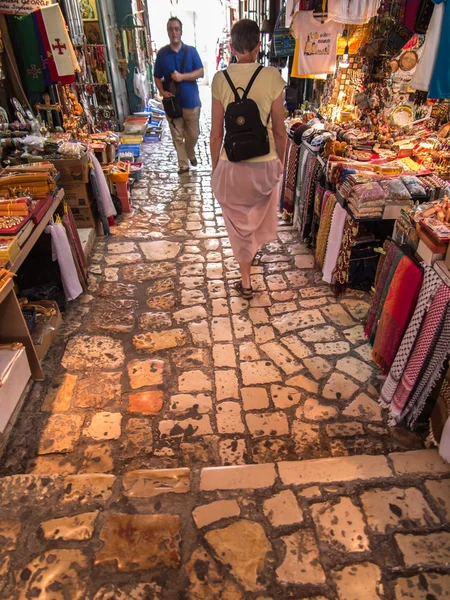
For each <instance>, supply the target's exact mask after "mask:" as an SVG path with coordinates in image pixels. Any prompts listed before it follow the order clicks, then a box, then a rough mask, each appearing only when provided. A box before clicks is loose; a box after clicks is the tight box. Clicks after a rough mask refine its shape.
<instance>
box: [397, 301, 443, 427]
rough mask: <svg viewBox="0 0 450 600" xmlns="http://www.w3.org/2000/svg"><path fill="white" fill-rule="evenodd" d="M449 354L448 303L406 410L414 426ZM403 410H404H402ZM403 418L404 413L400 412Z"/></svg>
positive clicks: (410, 423)
mask: <svg viewBox="0 0 450 600" xmlns="http://www.w3.org/2000/svg"><path fill="white" fill-rule="evenodd" d="M449 354H450V304H447V309H446V311H445V315H444V318H443V320H442V321H441V325H440V327H439V330H438V332H437V333H436V336H435V343H434V344H433V347H432V356H431V357H429V359H428V360H427V366H426V368H424V369H423V371H422V373H421V375H420V376H419V378H418V384H417V386H416V389H415V390H414V393H413V394H412V396H411V399H410V401H409V402H408V406H407V407H406V411H407V412H408V413H409V416H408V418H407V423H408V425H409V427H411V428H414V424H415V423H416V421H417V419H418V418H419V417H420V414H421V412H422V411H423V408H424V406H425V403H426V401H427V399H428V396H429V395H430V394H431V392H432V390H433V388H434V386H435V385H436V382H437V381H438V379H439V378H440V376H441V374H442V370H443V368H444V363H445V360H446V358H447V357H448V355H449ZM404 412H405V411H404ZM402 418H404V414H402Z"/></svg>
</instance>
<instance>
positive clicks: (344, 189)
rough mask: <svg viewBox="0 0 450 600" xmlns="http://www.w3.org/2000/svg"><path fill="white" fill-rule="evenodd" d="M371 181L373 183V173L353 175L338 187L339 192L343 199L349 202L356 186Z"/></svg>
mask: <svg viewBox="0 0 450 600" xmlns="http://www.w3.org/2000/svg"><path fill="white" fill-rule="evenodd" d="M371 181H373V175H372V174H371V173H353V174H351V175H349V176H348V177H346V179H345V181H344V183H342V185H340V186H339V187H338V192H339V193H340V195H341V196H342V197H343V198H345V199H346V200H348V199H349V198H350V196H351V194H352V190H353V188H354V186H355V185H360V184H362V183H370V182H371Z"/></svg>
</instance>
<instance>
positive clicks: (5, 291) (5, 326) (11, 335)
mask: <svg viewBox="0 0 450 600" xmlns="http://www.w3.org/2000/svg"><path fill="white" fill-rule="evenodd" d="M63 198H64V190H63V189H61V190H59V192H58V193H57V194H56V196H55V198H54V200H53V203H52V205H51V206H50V207H49V209H48V211H47V212H46V213H45V215H44V217H43V218H42V220H41V221H40V222H39V223H38V224H37V225H36V227H35V228H34V230H33V232H32V234H31V235H30V237H29V238H28V239H27V241H26V242H25V244H24V245H23V247H22V249H21V251H20V253H19V254H18V256H17V258H16V259H15V260H14V261H13V262H12V263H11V266H10V267H9V270H10V271H11V272H12V273H17V271H18V269H19V268H20V266H21V265H22V263H23V262H24V260H25V259H26V257H27V256H28V254H29V253H30V252H31V250H32V249H33V247H34V245H35V243H36V242H37V240H38V239H39V237H40V236H41V234H42V233H43V231H44V229H45V228H46V227H47V225H48V222H49V221H50V219H51V218H52V216H53V214H54V213H55V211H56V209H57V208H58V206H59V205H60V204H61V202H62V200H63ZM14 342H21V343H22V344H23V345H24V346H25V349H26V353H27V357H28V362H29V363H30V369H31V376H32V378H33V379H34V380H35V381H42V380H43V379H44V373H43V371H42V367H41V363H40V360H39V358H38V355H37V354H36V350H35V347H34V344H33V340H32V339H31V336H30V332H29V331H28V327H27V324H26V322H25V319H24V317H23V314H22V310H21V308H20V305H19V301H18V300H17V296H16V293H15V291H14V282H13V279H10V280H9V281H8V282H7V283H6V284H5V285H4V286H3V287H2V288H1V289H0V344H11V343H14Z"/></svg>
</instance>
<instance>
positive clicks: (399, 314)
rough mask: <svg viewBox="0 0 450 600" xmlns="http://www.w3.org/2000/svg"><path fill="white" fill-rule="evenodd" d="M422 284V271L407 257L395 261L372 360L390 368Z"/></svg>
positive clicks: (380, 365) (383, 368) (386, 369)
mask: <svg viewBox="0 0 450 600" xmlns="http://www.w3.org/2000/svg"><path fill="white" fill-rule="evenodd" d="M421 285H422V270H421V269H420V267H419V266H418V265H416V264H415V263H414V261H412V260H411V259H410V258H408V257H407V256H403V258H402V259H401V260H400V262H399V263H398V267H397V269H396V271H395V275H394V278H393V280H392V283H391V285H390V286H389V291H388V293H387V296H386V301H385V303H384V306H383V311H382V313H381V316H380V320H379V323H378V327H377V333H376V337H375V340H374V345H373V353H372V356H373V359H374V361H375V362H376V363H377V365H378V366H379V367H381V369H382V371H383V373H384V374H385V375H386V374H387V372H388V371H389V369H390V367H391V365H392V363H393V361H394V358H395V355H396V354H397V350H398V348H399V346H400V344H401V341H402V338H403V335H404V333H405V330H406V328H407V326H408V323H409V321H410V318H411V315H412V314H413V311H414V307H415V306H416V303H417V297H418V295H419V292H420V287H421Z"/></svg>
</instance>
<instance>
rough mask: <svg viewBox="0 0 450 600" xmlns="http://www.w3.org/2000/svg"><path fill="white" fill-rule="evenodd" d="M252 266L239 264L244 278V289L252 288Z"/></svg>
mask: <svg viewBox="0 0 450 600" xmlns="http://www.w3.org/2000/svg"><path fill="white" fill-rule="evenodd" d="M251 267H252V264H251V263H239V268H240V269H241V278H242V287H243V288H251V287H252V282H251V279H250V270H251Z"/></svg>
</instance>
